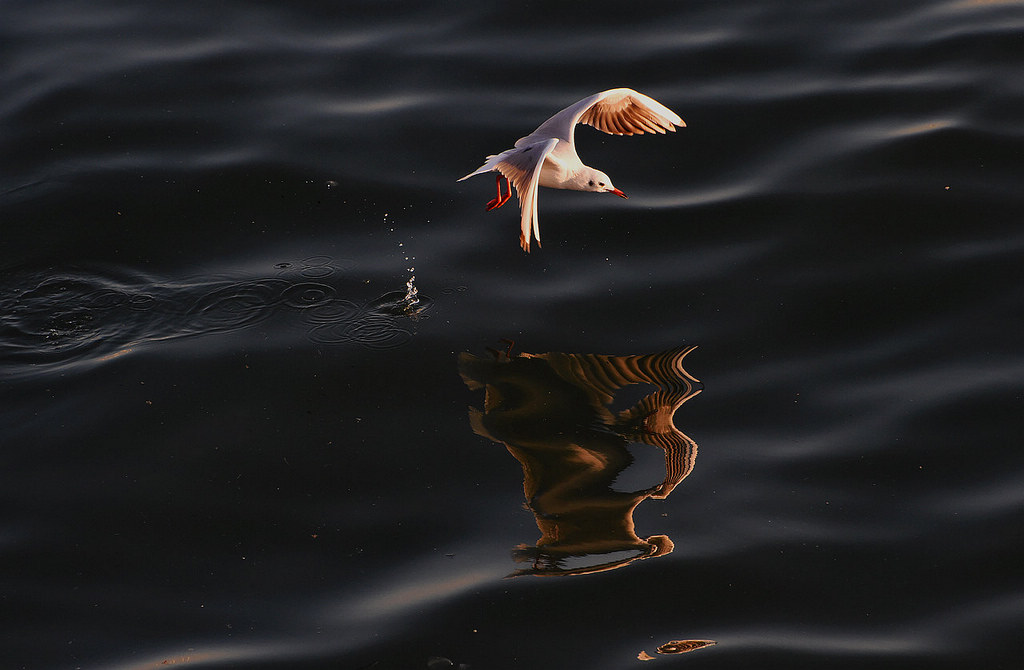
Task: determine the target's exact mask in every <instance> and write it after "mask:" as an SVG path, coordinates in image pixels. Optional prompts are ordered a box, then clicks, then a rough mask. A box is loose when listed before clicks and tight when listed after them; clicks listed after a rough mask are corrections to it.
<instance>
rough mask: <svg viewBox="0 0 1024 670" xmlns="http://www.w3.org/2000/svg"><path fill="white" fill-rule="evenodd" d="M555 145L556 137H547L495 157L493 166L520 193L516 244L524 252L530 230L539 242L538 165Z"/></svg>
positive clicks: (541, 164)
mask: <svg viewBox="0 0 1024 670" xmlns="http://www.w3.org/2000/svg"><path fill="white" fill-rule="evenodd" d="M556 144H558V139H557V138H553V137H551V138H548V139H546V140H543V141H540V142H536V143H534V144H530V145H526V146H520V147H517V148H515V149H509V150H508V151H504V152H502V153H501V154H499V155H498V156H496V158H498V160H497V161H495V164H494V169H496V170H497V171H498V172H500V173H501V174H503V175H504V176H505V178H507V179H508V180H509V181H510V182H512V185H513V186H515V187H516V193H517V194H518V195H519V215H520V225H521V230H520V233H519V245H520V246H521V247H522V248H523V251H526V252H527V253H529V251H530V233H531V231H532V233H533V236H534V237H535V238H536V239H537V245H538V246H539V245H540V221H539V219H538V217H537V189H538V186H539V185H540V173H541V167H542V166H543V165H544V160H545V159H546V158H548V156H549V155H550V154H551V150H552V149H554V148H555V145H556Z"/></svg>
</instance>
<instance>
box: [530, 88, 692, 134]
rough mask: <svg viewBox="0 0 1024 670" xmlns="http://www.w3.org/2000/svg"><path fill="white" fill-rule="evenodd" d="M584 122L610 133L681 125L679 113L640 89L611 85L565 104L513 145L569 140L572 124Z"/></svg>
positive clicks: (662, 131)
mask: <svg viewBox="0 0 1024 670" xmlns="http://www.w3.org/2000/svg"><path fill="white" fill-rule="evenodd" d="M578 123H585V124H587V125H588V126H593V127H594V128H597V129H598V130H600V131H602V132H605V133H609V134H611V135H640V134H643V133H660V134H662V135H664V134H665V131H671V132H675V129H676V126H679V127H680V128H682V127H685V126H686V123H685V122H684V121H683V120H682V119H681V118H679V115H678V114H676V113H675V112H673V111H672V110H671V109H669V108H668V107H666V106H665V105H663V104H661V103H660V102H658V101H657V100H655V99H653V98H650V97H648V96H646V95H644V94H643V93H637V92H636V91H634V90H633V89H631V88H613V89H610V90H608V91H602V92H601V93H595V94H594V95H592V96H589V97H587V98H583V99H582V100H580V101H579V102H577V103H575V104H573V105H569V106H568V107H566V108H565V109H563V110H562V111H560V112H558V113H557V114H555V115H554V116H552V117H551V118H550V119H548V120H547V121H545V122H544V123H542V124H541V125H540V127H538V128H537V130H535V131H533V132H532V133H530V134H529V135H527V136H526V137H523V138H521V139H520V140H519V141H518V142H516V146H517V147H518V146H520V142H522V143H523V144H531V143H533V142H535V141H536V140H537V138H540V137H557V138H558V139H560V140H564V141H566V142H569V143H570V144H572V143H573V142H574V137H573V135H574V133H575V128H576V124H578Z"/></svg>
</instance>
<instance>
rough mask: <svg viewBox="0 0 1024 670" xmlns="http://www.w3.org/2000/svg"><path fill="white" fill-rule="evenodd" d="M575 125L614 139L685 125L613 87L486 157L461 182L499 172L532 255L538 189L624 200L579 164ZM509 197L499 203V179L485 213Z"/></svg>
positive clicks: (521, 241)
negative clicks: (514, 195) (513, 195)
mask: <svg viewBox="0 0 1024 670" xmlns="http://www.w3.org/2000/svg"><path fill="white" fill-rule="evenodd" d="M579 123H585V124H587V125H590V126H593V127H595V128H597V129H598V130H601V131H603V132H606V133H609V134H612V135H637V134H641V133H649V132H654V133H661V134H664V133H665V131H675V129H676V126H679V127H683V126H685V125H686V124H685V123H684V122H683V120H682V119H681V118H679V116H678V115H677V114H676V113H675V112H673V111H672V110H670V109H669V108H667V107H665V106H664V105H662V104H661V103H659V102H657V101H656V100H654V99H653V98H649V97H647V96H646V95H643V94H642V93H637V92H636V91H634V90H633V89H630V88H613V89H611V90H608V91H604V92H602V93H597V94H595V95H592V96H590V97H587V98H584V99H583V100H580V101H579V102H577V103H576V104H574V105H570V106H569V107H566V108H565V109H563V110H562V111H560V112H558V113H557V114H555V115H554V116H552V117H551V118H550V119H548V120H547V121H545V122H544V123H542V124H541V125H540V126H539V127H538V128H537V129H536V130H534V131H533V132H532V133H530V134H529V135H527V136H525V137H521V138H519V139H518V140H517V141H516V144H515V146H514V147H513V148H511V149H508V150H507V151H503V152H501V153H500V154H494V155H492V156H488V157H487V162H485V163H484V164H483V165H481V166H480V167H479V168H478V169H476V170H474V171H473V172H471V173H469V174H468V175H466V176H465V177H462V179H459V181H462V180H463V179H469V178H470V177H473V176H475V175H478V174H483V173H485V172H497V173H499V174H500V175H501V176H504V177H505V178H506V179H507V180H508V181H509V182H511V184H512V185H513V186H515V187H516V192H517V193H518V194H519V209H520V216H521V231H520V235H519V244H520V246H522V248H523V250H524V251H527V252H528V251H530V235H531V233H532V234H533V237H534V238H535V239H536V240H537V244H538V245H539V244H540V225H539V223H538V221H537V188H538V187H540V186H546V187H547V188H562V189H570V190H573V191H593V192H597V193H614V194H615V195H618V196H621V197H623V198H624V197H626V195H625V194H624V193H623V192H622V191H620V190H619V189H617V188H615V187H614V186H613V185H612V181H611V179H609V178H608V175H606V174H605V173H604V172H601V171H600V170H595V169H594V168H592V167H589V166H587V165H584V164H583V161H581V160H580V157H579V155H577V153H576V142H575V130H576V125H577V124H579ZM509 195H511V192H510V193H509ZM508 197H509V196H505V197H504V199H502V194H501V177H500V176H499V178H498V197H497V198H495V199H494V200H492V201H491V202H490V203H489V204H488V209H492V208H494V207H500V206H501V205H503V204H504V203H505V201H506V200H507V199H508Z"/></svg>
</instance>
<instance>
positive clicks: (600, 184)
mask: <svg viewBox="0 0 1024 670" xmlns="http://www.w3.org/2000/svg"><path fill="white" fill-rule="evenodd" d="M583 177H584V179H583V189H582V190H584V191H595V192H597V193H614V194H615V195H617V196H619V197H620V198H627V197H629V196H627V195H626V194H625V193H623V192H622V191H620V190H619V189H617V188H615V187H614V186H613V185H612V180H611V179H609V178H608V175H606V174H605V173H603V172H601V171H600V170H594V169H590V170H588V171H587V173H586V174H584V175H583Z"/></svg>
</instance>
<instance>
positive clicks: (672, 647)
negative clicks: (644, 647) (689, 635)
mask: <svg viewBox="0 0 1024 670" xmlns="http://www.w3.org/2000/svg"><path fill="white" fill-rule="evenodd" d="M714 644H718V643H717V642H715V641H714V640H672V641H671V642H666V643H665V644H663V645H661V646H660V647H658V653H659V654H685V653H686V652H688V651H696V650H697V649H703V648H704V647H710V646H711V645H714Z"/></svg>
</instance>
